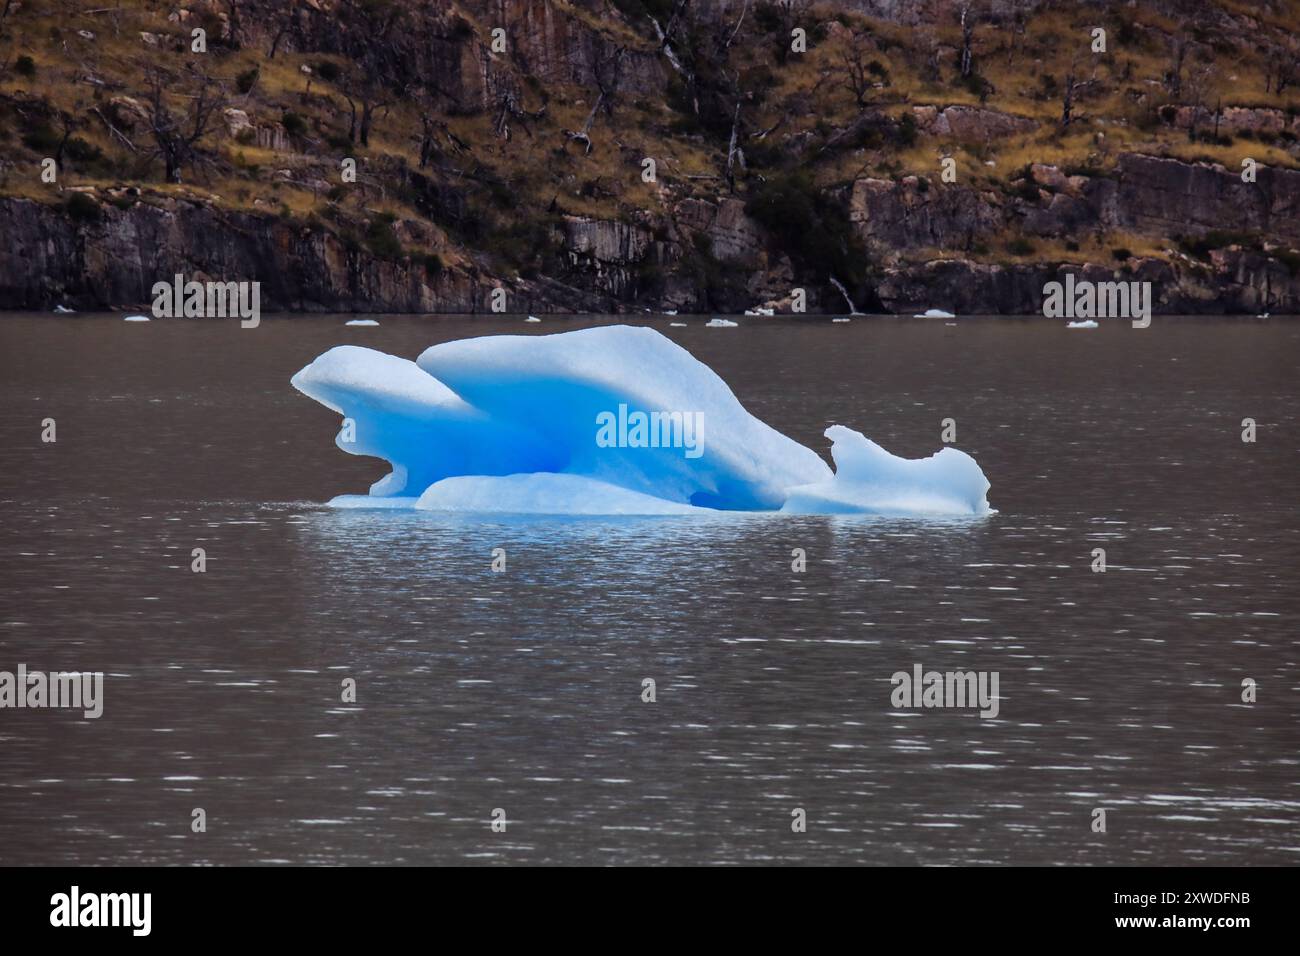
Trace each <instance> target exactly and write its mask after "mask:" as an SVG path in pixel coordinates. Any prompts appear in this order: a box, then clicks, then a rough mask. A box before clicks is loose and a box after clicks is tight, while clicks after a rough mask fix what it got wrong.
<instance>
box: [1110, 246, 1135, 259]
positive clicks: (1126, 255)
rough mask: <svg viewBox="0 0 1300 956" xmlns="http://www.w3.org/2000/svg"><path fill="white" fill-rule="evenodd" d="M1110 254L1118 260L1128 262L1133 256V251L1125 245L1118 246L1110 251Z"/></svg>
mask: <svg viewBox="0 0 1300 956" xmlns="http://www.w3.org/2000/svg"><path fill="white" fill-rule="evenodd" d="M1110 255H1111V258H1113V259H1114V260H1115V261H1116V262H1128V260H1130V259H1132V258H1133V253H1132V252H1131V251H1130V250H1128V249H1125V248H1124V247H1123V246H1116V247H1115V248H1114V249H1112V250H1111V251H1110Z"/></svg>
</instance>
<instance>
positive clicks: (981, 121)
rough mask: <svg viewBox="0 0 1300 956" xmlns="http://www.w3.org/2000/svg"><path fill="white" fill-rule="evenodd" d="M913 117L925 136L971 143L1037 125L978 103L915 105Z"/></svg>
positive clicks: (1029, 120)
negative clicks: (974, 104)
mask: <svg viewBox="0 0 1300 956" xmlns="http://www.w3.org/2000/svg"><path fill="white" fill-rule="evenodd" d="M912 116H913V118H914V119H915V120H916V127H917V129H919V130H920V131H921V132H922V133H925V134H926V135H928V136H939V137H945V138H949V139H958V140H961V141H963V142H971V143H981V142H985V141H987V140H990V139H998V138H1001V137H1003V136H1015V135H1018V134H1023V133H1032V132H1033V131H1034V130H1036V129H1037V128H1038V124H1037V123H1036V122H1035V121H1034V120H1031V119H1028V118H1027V117H1024V116H1016V115H1014V114H1013V113H1004V112H1002V111H1001V110H991V109H985V108H983V107H978V106H947V107H942V108H940V107H937V106H914V107H912Z"/></svg>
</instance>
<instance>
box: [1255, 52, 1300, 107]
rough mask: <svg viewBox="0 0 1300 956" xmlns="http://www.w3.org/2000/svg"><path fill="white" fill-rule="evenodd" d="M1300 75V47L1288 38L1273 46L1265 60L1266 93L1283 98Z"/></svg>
mask: <svg viewBox="0 0 1300 956" xmlns="http://www.w3.org/2000/svg"><path fill="white" fill-rule="evenodd" d="M1297 73H1300V46H1298V45H1297V44H1296V42H1295V41H1294V39H1291V38H1288V39H1287V41H1286V42H1285V43H1284V44H1278V45H1276V46H1273V47H1272V48H1271V49H1270V50H1269V51H1268V55H1267V57H1266V58H1265V60H1264V92H1265V93H1274V94H1276V95H1277V96H1281V95H1282V94H1283V93H1285V92H1286V91H1287V87H1289V86H1291V85H1293V84H1294V83H1295V80H1296V74H1297Z"/></svg>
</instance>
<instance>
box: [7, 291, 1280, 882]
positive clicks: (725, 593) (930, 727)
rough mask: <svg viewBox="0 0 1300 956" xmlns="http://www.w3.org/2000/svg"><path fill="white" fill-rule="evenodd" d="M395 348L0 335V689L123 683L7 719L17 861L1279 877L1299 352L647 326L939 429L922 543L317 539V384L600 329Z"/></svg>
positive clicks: (1148, 340) (828, 538) (761, 527)
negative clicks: (1077, 869)
mask: <svg viewBox="0 0 1300 956" xmlns="http://www.w3.org/2000/svg"><path fill="white" fill-rule="evenodd" d="M378 318H379V320H380V323H381V324H380V325H379V326H378V327H370V328H358V327H347V326H345V325H344V324H343V322H344V317H339V316H334V317H293V318H275V317H269V318H266V319H264V320H263V322H262V325H261V326H260V327H259V328H257V329H241V328H240V327H239V325H238V323H237V322H234V321H229V322H227V321H212V322H204V321H194V320H191V321H183V320H177V321H155V322H151V323H138V324H137V323H124V322H122V321H121V320H120V317H118V316H114V317H106V316H67V317H57V318H56V317H54V316H49V315H42V316H32V315H3V316H0V671H9V672H14V671H16V669H17V667H18V665H19V664H26V665H27V667H28V668H30V669H33V670H46V671H50V670H82V671H103V672H104V673H105V675H106V676H105V684H104V692H103V708H104V709H103V716H102V717H100V718H99V719H97V720H93V719H84V718H83V717H82V716H81V714H80V712H71V711H67V710H49V709H46V710H39V709H0V864H123V863H162V864H259V863H267V864H269V863H293V864H308V863H326V864H373V863H396V864H461V863H465V864H474V863H477V864H482V863H502V862H514V863H527V864H542V863H549V864H557V863H563V864H611V863H640V864H659V863H685V864H751V863H759V862H769V861H770V862H777V863H792V864H793V863H798V864H853V863H861V864H970V865H983V864H1097V865H1113V864H1234V865H1257V864H1289V863H1296V862H1300V748H1298V745H1300V724H1298V723H1297V721H1298V719H1300V693H1298V691H1300V675H1298V673H1297V663H1298V662H1300V631H1298V630H1297V627H1296V618H1297V611H1298V610H1300V598H1298V597H1297V589H1296V578H1297V570H1298V568H1300V520H1298V516H1297V478H1298V476H1300V469H1298V468H1297V465H1298V464H1300V438H1298V437H1297V430H1296V422H1297V416H1298V415H1300V382H1298V380H1297V366H1298V364H1300V323H1296V322H1294V321H1285V320H1272V321H1268V322H1257V321H1253V320H1221V319H1182V320H1171V319H1161V318H1157V319H1155V320H1154V322H1153V324H1152V326H1151V327H1150V328H1149V329H1145V330H1135V329H1132V328H1130V327H1128V325H1127V324H1126V323H1111V324H1107V323H1105V322H1103V323H1102V327H1101V328H1100V329H1097V330H1095V331H1082V330H1067V329H1065V328H1064V324H1063V323H1057V322H1054V321H1047V320H1042V319H1036V320H1023V321H1022V320H1014V319H967V318H962V319H959V320H956V323H955V324H954V325H949V324H947V323H945V322H944V321H942V320H937V321H933V320H910V319H904V320H900V319H854V320H853V322H851V323H848V324H833V323H831V322H830V321H829V320H828V319H811V318H810V319H807V320H800V321H796V320H793V319H780V318H777V319H759V318H755V319H740V320H739V321H740V323H741V324H740V326H739V327H738V328H730V329H707V328H704V327H703V322H704V319H703V318H700V317H692V318H690V319H687V320H685V321H688V322H689V326H688V327H687V328H670V327H668V325H667V320H655V322H654V324H655V325H656V327H658V328H660V329H661V331H663V332H664V334H666V335H668V336H669V337H670V338H672V339H673V340H675V341H677V342H678V343H680V344H681V345H683V346H684V347H685V348H687V349H688V350H690V351H691V352H692V353H693V354H694V355H695V356H696V357H697V358H699V359H700V360H702V361H704V362H705V363H707V364H708V365H710V366H711V367H712V368H713V369H714V370H716V371H717V372H718V373H719V374H720V375H721V376H722V377H723V378H724V379H725V380H726V381H727V382H728V383H729V384H730V385H731V387H732V389H733V390H734V391H735V393H736V394H737V396H738V397H739V398H740V399H741V401H742V402H743V403H744V404H745V406H746V407H747V408H748V409H749V410H750V411H751V412H752V413H754V414H755V415H757V416H759V417H760V418H762V419H764V420H765V421H767V422H769V423H770V424H772V425H773V426H774V427H776V428H778V429H780V430H781V431H783V432H785V433H786V434H788V435H790V436H791V437H793V438H795V439H797V440H798V441H801V442H803V443H804V444H807V445H809V446H810V447H812V448H814V449H816V450H818V451H819V452H820V453H822V454H826V452H827V450H828V444H829V443H828V442H827V441H826V440H825V439H824V438H822V432H823V431H824V430H825V428H826V427H827V426H828V425H830V424H834V423H840V424H845V425H848V426H850V427H852V428H855V429H858V430H860V431H862V432H863V433H864V434H866V435H867V436H869V437H871V438H872V439H874V440H876V441H878V442H880V443H881V444H882V445H883V446H884V447H886V448H887V449H889V450H890V451H893V452H895V453H898V454H903V455H907V456H912V457H915V456H922V455H928V454H930V453H932V452H934V451H936V450H937V449H938V448H940V447H942V446H941V442H940V430H941V421H942V419H944V418H953V419H955V420H956V427H957V441H956V446H957V447H959V448H961V449H963V450H965V451H968V452H970V453H971V454H972V455H974V456H975V458H976V459H977V460H978V462H979V463H980V465H981V466H982V468H983V469H984V471H985V473H986V474H987V475H988V477H989V480H990V482H991V484H992V488H991V490H990V493H989V500H990V502H991V504H992V505H993V507H995V508H996V509H997V513H996V514H994V515H992V516H990V517H987V518H984V519H979V520H966V521H947V522H936V521H919V520H914V519H913V520H904V519H870V518H861V517H858V518H845V517H783V516H778V515H748V516H737V515H720V516H719V517H718V518H716V519H714V518H708V519H704V520H702V519H699V518H694V517H672V518H640V519H630V518H624V519H607V518H546V517H531V518H510V517H503V516H493V517H491V518H484V519H475V518H471V517H467V516H460V517H447V516H439V515H436V514H428V513H394V512H356V511H338V510H332V509H330V508H327V507H325V506H324V502H326V501H328V500H329V498H331V497H332V496H334V495H336V494H340V493H344V492H364V491H365V489H366V488H367V486H368V485H369V483H370V482H371V481H373V480H375V479H376V478H378V477H380V476H381V475H383V474H384V473H385V471H386V470H387V469H386V468H385V466H384V465H383V464H382V463H380V462H377V461H374V460H368V459H359V458H354V457H350V456H347V455H345V454H343V453H342V452H340V451H339V450H338V449H337V448H335V447H334V444H333V439H334V435H335V433H336V432H337V429H338V423H339V417H338V416H337V415H335V414H333V413H331V412H330V411H328V410H327V409H325V408H323V407H321V406H320V405H317V404H316V403H315V402H313V401H311V400H309V399H307V398H306V397H304V396H302V395H300V394H299V393H297V392H296V391H294V390H293V389H292V388H291V387H290V386H289V377H290V376H291V375H292V374H293V373H294V372H295V371H297V370H298V369H299V368H300V367H302V366H303V365H305V364H306V363H307V362H309V361H310V360H311V359H313V358H314V357H315V356H317V355H318V354H319V353H321V352H323V351H324V350H326V349H327V348H329V347H331V346H333V345H337V344H342V343H354V344H363V345H370V346H373V347H375V348H379V349H382V350H384V351H388V352H392V353H394V354H398V355H402V356H405V357H407V358H414V357H415V356H416V355H417V354H419V352H420V351H421V350H423V349H424V348H425V347H427V346H429V345H431V344H434V343H436V342H442V341H447V340H451V339H456V338H463V337H466V336H471V335H481V334H488V333H499V332H515V333H522V334H544V333H547V332H555V331H561V330H567V329H574V328H580V327H583V326H585V325H591V324H599V323H605V322H614V321H618V320H616V319H613V318H609V319H594V320H593V319H591V318H583V319H578V318H574V319H561V318H555V319H551V318H548V319H546V320H545V321H544V322H543V323H542V324H540V325H525V324H523V323H522V322H521V321H520V319H519V318H517V317H516V318H511V319H509V320H503V319H495V318H482V317H480V318H473V319H470V318H463V319H458V318H433V317H424V318H421V317H396V316H380V317H378ZM632 321H634V322H638V323H641V322H642V320H640V319H633V320H632ZM679 321H681V320H679ZM645 324H650V322H649V319H648V317H647V319H646V320H645ZM46 418H53V419H54V420H55V422H56V427H57V433H56V434H57V441H56V442H54V443H47V442H42V440H41V436H42V421H43V420H44V419H46ZM1244 418H1252V419H1254V420H1255V422H1256V423H1257V440H1256V441H1255V442H1254V443H1246V442H1243V441H1242V420H1243V419H1244ZM1099 547H1100V548H1104V549H1105V551H1106V556H1107V564H1108V566H1107V570H1106V571H1105V573H1095V572H1093V570H1092V567H1091V566H1092V561H1093V559H1092V551H1093V549H1094V548H1099ZM194 548H203V549H204V550H205V552H206V556H207V570H206V572H205V573H202V574H199V573H193V572H192V571H191V553H192V549H194ZM494 548H505V549H506V552H507V555H508V559H507V569H506V571H505V572H504V573H493V572H492V570H491V553H492V550H493V549H494ZM795 548H803V549H805V551H806V553H807V570H806V571H805V572H804V573H795V572H793V571H792V569H791V561H792V557H791V552H792V550H793V549H795ZM916 664H920V665H922V666H923V667H924V668H925V669H926V670H939V671H950V670H980V671H990V672H997V673H998V675H999V677H1000V688H999V695H1000V697H1001V698H1002V699H1001V701H1000V708H999V713H998V716H997V717H996V718H994V719H983V718H981V717H980V716H979V715H978V713H977V712H976V711H975V710H971V709H940V710H935V709H931V710H909V709H895V708H894V707H892V706H891V702H890V696H891V690H892V689H893V687H892V684H891V681H890V677H891V675H892V674H894V673H895V672H897V671H911V670H912V668H913V666H914V665H916ZM349 678H350V679H352V680H355V682H356V688H357V696H356V701H355V703H350V702H349V703H345V702H344V701H343V700H342V691H341V688H342V686H343V681H344V680H345V679H349ZM646 678H651V679H653V680H654V681H655V682H656V700H655V701H654V702H653V703H647V702H643V700H642V686H643V685H642V682H643V680H645V679H646ZM1246 679H1249V680H1251V681H1253V682H1254V687H1255V690H1254V695H1255V699H1254V700H1253V702H1251V701H1243V680H1246ZM1247 696H1250V695H1247ZM199 808H201V809H202V810H203V818H204V819H205V821H206V829H205V830H203V831H202V832H195V829H194V827H193V826H192V822H193V821H194V819H195V811H196V810H197V809H199ZM498 809H499V810H502V811H504V818H505V820H506V821H507V822H506V828H505V832H497V831H494V829H493V828H492V826H491V823H492V820H493V811H494V810H498ZM798 809H802V810H803V811H804V813H805V814H806V820H807V829H806V832H794V831H793V830H792V821H794V820H795V815H794V814H795V811H797V810H798ZM1098 809H1104V810H1105V811H1106V814H1105V824H1106V829H1105V832H1095V831H1094V828H1093V826H1094V819H1096V815H1095V813H1094V811H1096V810H1098ZM498 829H499V828H498Z"/></svg>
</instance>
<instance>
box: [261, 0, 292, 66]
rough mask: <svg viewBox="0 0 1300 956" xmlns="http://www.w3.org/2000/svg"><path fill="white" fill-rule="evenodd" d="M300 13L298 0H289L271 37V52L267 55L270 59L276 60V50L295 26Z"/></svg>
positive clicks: (277, 20)
mask: <svg viewBox="0 0 1300 956" xmlns="http://www.w3.org/2000/svg"><path fill="white" fill-rule="evenodd" d="M297 14H298V10H297V2H296V0H288V2H286V3H285V5H284V10H283V11H282V12H281V13H280V15H279V17H278V18H277V19H276V28H275V33H274V35H273V36H272V38H271V52H270V53H269V54H268V55H267V59H268V60H274V59H275V54H276V51H278V50H279V49H280V44H281V42H283V40H284V38H285V36H286V35H287V34H288V32H289V30H290V29H291V28H292V27H293V23H294V19H295V17H296V16H297Z"/></svg>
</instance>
